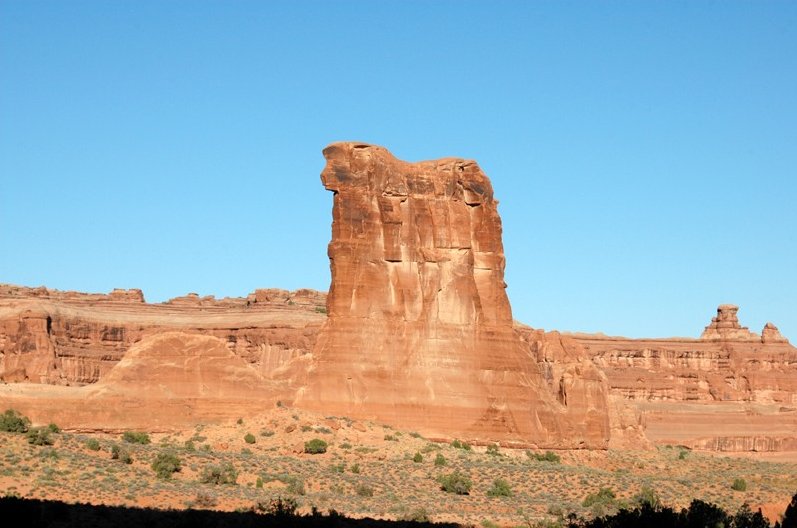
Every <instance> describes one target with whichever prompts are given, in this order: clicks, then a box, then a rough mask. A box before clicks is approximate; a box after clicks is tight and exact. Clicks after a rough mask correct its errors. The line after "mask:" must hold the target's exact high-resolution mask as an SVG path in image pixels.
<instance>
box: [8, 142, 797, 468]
mask: <svg viewBox="0 0 797 528" xmlns="http://www.w3.org/2000/svg"><path fill="white" fill-rule="evenodd" d="M324 156H325V157H326V160H327V164H326V167H325V168H324V170H323V172H322V174H321V180H322V182H323V184H324V186H325V188H326V189H327V190H329V191H331V192H332V193H333V224H332V240H331V242H330V244H329V259H330V267H331V272H332V282H331V287H330V291H329V295H328V296H327V295H326V294H324V293H321V292H316V291H313V290H298V291H295V292H289V291H285V290H278V289H262V290H255V292H253V293H252V294H250V295H249V296H248V297H246V298H225V299H215V298H213V297H200V296H198V295H196V294H189V295H187V296H185V297H179V298H176V299H172V300H170V301H167V302H165V303H160V304H148V303H146V302H145V301H144V297H143V294H142V292H141V291H140V290H114V291H113V292H111V293H110V294H107V295H105V294H85V293H78V292H62V291H58V290H48V289H46V288H43V287H42V288H25V287H20V286H12V285H0V380H2V382H3V383H2V384H0V408H7V407H14V408H17V409H18V410H20V411H22V412H24V413H25V414H27V415H29V416H30V417H31V418H32V419H33V420H34V421H36V422H42V423H46V422H49V421H54V422H57V423H58V424H59V425H61V426H62V427H64V428H66V429H75V430H120V429H126V428H147V429H149V430H169V429H175V428H180V427H187V426H190V425H193V424H195V423H198V422H218V421H223V420H229V419H233V418H237V417H239V416H242V415H246V414H247V413H251V414H254V413H257V412H262V411H263V410H264V409H267V408H270V407H273V406H274V405H275V404H277V402H282V403H283V404H289V405H293V406H296V407H299V408H305V409H309V410H312V411H318V412H322V413H324V414H334V415H338V416H348V417H350V418H356V419H365V420H373V421H376V422H381V423H386V424H390V425H393V426H397V427H401V428H405V429H412V430H416V431H418V432H421V433H423V434H425V435H427V436H429V437H432V438H448V439H451V438H460V439H463V440H468V441H471V442H475V443H488V442H499V443H501V444H502V445H505V446H537V447H545V448H589V449H605V448H609V447H616V448H622V447H632V448H640V447H646V446H652V445H654V444H681V445H685V446H689V447H693V448H698V449H708V450H717V451H735V452H741V451H756V452H786V451H789V452H792V451H795V452H797V349H795V347H793V346H792V345H791V344H789V342H788V341H787V340H786V339H785V338H784V337H783V336H781V335H780V333H779V332H778V330H777V328H776V327H775V326H774V325H773V324H771V323H768V324H767V325H766V326H765V327H764V328H763V330H762V332H761V334H760V335H759V334H756V333H754V332H751V331H750V330H748V329H747V328H744V327H742V326H741V325H740V324H739V320H738V315H737V311H738V308H737V307H736V306H733V305H725V304H724V305H720V306H719V308H718V309H717V315H716V317H714V318H713V319H712V320H711V322H710V324H709V325H708V326H706V328H705V330H704V331H703V333H702V335H701V336H700V338H696V339H688V338H663V339H626V338H620V337H607V336H604V335H601V334H598V335H591V334H560V333H558V332H544V331H542V330H535V329H533V328H530V327H528V326H525V325H522V324H519V323H516V322H513V319H512V312H511V308H510V305H509V300H508V298H507V295H506V291H505V286H506V285H505V283H504V265H505V261H504V253H503V245H502V241H501V229H502V228H501V220H500V217H499V215H498V211H497V201H496V200H495V198H494V196H493V190H492V186H491V184H490V181H489V179H488V178H487V176H485V174H484V173H483V172H482V171H481V169H480V168H479V166H478V165H477V164H476V163H475V162H473V161H469V160H463V159H456V158H446V159H441V160H437V161H427V162H421V163H407V162H403V161H400V160H398V159H396V158H395V157H393V156H392V155H391V154H390V153H389V152H388V151H387V150H385V149H384V148H381V147H377V146H372V145H366V144H361V143H336V144H333V145H330V146H329V147H327V148H326V149H325V150H324Z"/></svg>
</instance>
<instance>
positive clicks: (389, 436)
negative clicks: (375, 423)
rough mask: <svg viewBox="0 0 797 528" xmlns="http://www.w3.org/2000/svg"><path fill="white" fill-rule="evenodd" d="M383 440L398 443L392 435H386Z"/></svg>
mask: <svg viewBox="0 0 797 528" xmlns="http://www.w3.org/2000/svg"><path fill="white" fill-rule="evenodd" d="M385 440H387V441H388V442H398V438H396V437H395V436H394V435H391V434H386V435H385Z"/></svg>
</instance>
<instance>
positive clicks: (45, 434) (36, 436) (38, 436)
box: [25, 427, 54, 446]
mask: <svg viewBox="0 0 797 528" xmlns="http://www.w3.org/2000/svg"><path fill="white" fill-rule="evenodd" d="M25 435H26V436H27V437H28V443H29V444H32V445H37V446H45V445H53V442H54V440H53V437H52V433H50V430H49V429H48V428H47V427H34V428H32V429H28V432H27V433H25Z"/></svg>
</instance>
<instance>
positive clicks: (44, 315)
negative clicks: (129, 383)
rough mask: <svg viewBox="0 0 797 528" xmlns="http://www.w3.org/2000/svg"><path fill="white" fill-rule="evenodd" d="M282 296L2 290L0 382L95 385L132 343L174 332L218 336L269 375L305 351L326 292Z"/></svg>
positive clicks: (5, 287) (320, 319) (320, 316)
mask: <svg viewBox="0 0 797 528" xmlns="http://www.w3.org/2000/svg"><path fill="white" fill-rule="evenodd" d="M258 291H265V290H258ZM284 292H285V293H284V296H278V297H276V298H274V299H261V300H260V301H256V300H255V299H254V298H253V299H251V300H250V299H248V298H232V299H230V298H225V299H220V300H216V299H215V298H214V297H212V296H207V297H202V298H200V297H199V296H198V295H188V296H186V297H183V298H179V299H178V300H177V301H174V300H173V301H171V302H167V303H164V304H146V303H144V302H143V294H141V290H114V291H113V292H111V293H110V294H107V295H105V294H85V293H78V292H61V291H58V290H48V289H46V288H35V289H34V288H24V287H19V286H9V285H0V381H5V382H28V383H31V382H32V383H47V384H55V385H86V384H92V383H95V382H97V381H99V380H100V379H102V378H103V377H104V376H105V375H106V374H107V373H108V372H109V371H110V370H111V369H112V368H113V367H114V366H115V365H116V364H117V363H118V362H119V361H120V360H121V359H122V357H124V355H125V353H126V352H127V350H128V349H130V348H131V347H132V346H133V345H134V344H136V343H138V342H139V341H141V340H142V339H144V338H146V337H148V336H151V335H155V334H159V333H164V332H173V331H179V332H185V333H188V334H204V335H210V336H214V337H218V338H220V339H223V340H224V341H225V343H226V346H227V348H228V349H229V350H230V351H231V352H233V353H234V354H236V355H237V356H239V357H241V358H242V359H243V360H244V361H246V362H247V363H249V364H251V365H253V366H254V367H255V368H256V369H257V370H258V372H260V373H261V374H262V375H264V376H266V377H268V376H271V375H272V373H273V372H274V370H275V369H277V368H278V367H279V366H281V365H283V364H284V363H286V362H288V361H289V360H291V359H292V358H295V357H298V356H301V355H302V354H307V353H309V352H310V350H311V349H312V347H313V344H314V343H315V338H316V335H317V333H318V328H319V327H320V326H321V323H322V322H323V320H324V315H323V314H322V313H319V312H323V311H324V309H323V306H324V301H325V294H323V293H321V292H315V291H314V290H297V291H295V292H289V291H284ZM249 297H254V294H252V295H250V296H249Z"/></svg>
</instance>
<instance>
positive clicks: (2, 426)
mask: <svg viewBox="0 0 797 528" xmlns="http://www.w3.org/2000/svg"><path fill="white" fill-rule="evenodd" d="M29 428H30V420H29V419H28V417H27V416H23V415H21V414H19V413H18V412H17V411H15V410H14V409H6V411H5V412H4V413H3V414H0V431H5V432H7V433H27V432H28V429H29Z"/></svg>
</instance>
